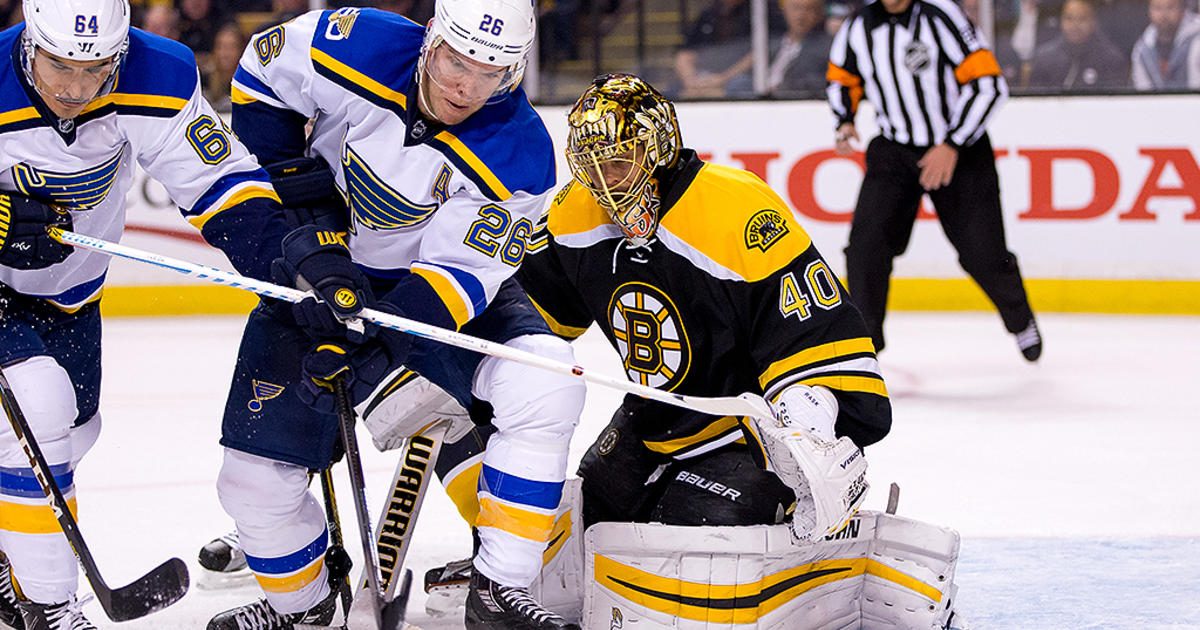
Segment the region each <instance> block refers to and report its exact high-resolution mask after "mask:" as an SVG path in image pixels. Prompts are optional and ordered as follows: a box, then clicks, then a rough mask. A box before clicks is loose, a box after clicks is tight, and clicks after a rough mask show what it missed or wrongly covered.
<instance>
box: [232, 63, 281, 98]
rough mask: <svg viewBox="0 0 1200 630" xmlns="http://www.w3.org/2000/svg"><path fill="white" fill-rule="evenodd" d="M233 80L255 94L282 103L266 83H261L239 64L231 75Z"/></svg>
mask: <svg viewBox="0 0 1200 630" xmlns="http://www.w3.org/2000/svg"><path fill="white" fill-rule="evenodd" d="M233 80H234V81H236V82H237V83H241V84H242V85H244V86H246V87H248V88H250V89H252V90H254V91H255V92H259V93H262V94H266V95H267V96H270V97H271V98H273V99H275V100H277V101H279V102H283V99H281V98H279V96H278V95H276V94H275V90H272V89H271V88H270V86H268V85H267V84H266V83H263V82H262V80H261V79H259V78H258V77H256V76H254V75H253V74H250V73H249V72H247V71H246V70H245V69H243V68H242V65H241V64H238V69H237V72H234V73H233Z"/></svg>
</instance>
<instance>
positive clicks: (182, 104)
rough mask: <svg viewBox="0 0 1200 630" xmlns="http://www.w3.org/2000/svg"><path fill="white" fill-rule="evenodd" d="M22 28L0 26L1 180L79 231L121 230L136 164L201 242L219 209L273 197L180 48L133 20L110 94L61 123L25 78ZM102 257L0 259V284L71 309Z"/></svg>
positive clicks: (90, 289) (112, 236) (97, 285)
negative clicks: (2, 56)
mask: <svg viewBox="0 0 1200 630" xmlns="http://www.w3.org/2000/svg"><path fill="white" fill-rule="evenodd" d="M23 30H24V24H18V25H17V26H14V27H12V28H9V29H7V30H5V31H4V32H2V33H0V51H9V52H10V53H11V56H12V60H11V62H10V63H7V64H0V189H3V190H5V191H11V192H17V193H21V194H24V195H28V196H30V197H34V198H37V199H40V200H42V201H45V202H51V203H55V204H57V205H59V206H61V207H64V208H66V209H68V210H70V212H71V219H72V221H73V223H74V230H75V231H76V232H79V233H82V234H87V235H89V236H96V237H99V238H102V239H105V240H110V241H117V240H119V239H120V237H121V233H122V230H123V228H124V223H125V195H126V193H127V192H128V191H129V189H130V187H131V186H132V183H133V168H134V161H136V162H137V163H138V164H139V165H140V166H141V167H142V168H143V169H145V170H146V172H147V173H149V175H150V176H151V177H153V178H155V179H156V180H158V181H159V182H161V183H162V184H163V186H165V187H166V189H167V192H168V193H169V194H170V195H171V198H172V199H173V200H174V201H175V203H177V204H178V205H179V206H180V208H181V211H182V212H183V215H184V216H185V217H186V218H187V220H188V221H189V222H191V223H192V224H193V225H195V226H196V227H197V228H199V229H201V232H202V234H204V235H205V237H206V238H207V239H209V241H210V242H213V240H214V239H213V236H212V231H211V230H205V229H204V227H205V225H206V224H207V223H208V222H209V221H210V220H211V219H212V218H214V217H215V216H217V215H218V214H220V213H222V212H224V211H227V210H229V209H231V208H234V207H239V208H240V207H241V206H244V205H246V202H248V201H251V200H253V201H257V202H265V201H266V200H269V199H273V200H274V203H275V204H277V203H278V197H277V196H276V195H275V192H274V189H273V188H271V185H270V183H269V179H268V178H267V175H266V172H264V171H263V170H262V169H261V168H259V166H258V162H257V161H256V160H255V159H254V157H253V156H252V155H250V154H249V153H248V152H247V151H246V149H245V147H243V146H242V145H241V144H239V143H238V142H237V141H236V140H233V141H231V134H229V133H228V132H227V131H226V129H225V127H224V125H223V124H222V122H221V120H220V119H219V118H218V117H217V115H216V114H215V113H214V112H213V110H212V108H211V107H210V106H209V105H208V103H207V102H205V100H204V99H203V97H202V96H201V91H200V80H199V74H198V73H197V70H196V62H195V58H194V56H193V54H192V52H191V51H190V50H188V49H187V48H186V47H185V46H183V45H182V44H179V43H176V42H173V41H170V40H167V39H164V38H161V37H158V36H156V35H151V34H149V33H145V32H143V31H140V30H137V29H132V30H131V32H130V37H129V39H130V41H129V53H128V56H127V57H126V59H125V62H124V64H123V65H122V67H121V69H120V70H119V71H118V72H119V73H118V75H117V82H116V86H115V88H114V89H113V91H112V92H111V93H110V94H108V95H106V96H103V97H101V98H99V99H96V100H95V101H94V102H92V103H91V104H89V105H88V106H87V107H86V108H85V109H84V110H83V112H82V113H80V115H79V116H77V117H76V118H75V119H73V120H70V121H64V122H60V121H59V120H58V118H57V117H56V116H55V115H54V114H53V113H51V112H50V110H49V109H47V108H46V107H45V105H43V104H42V103H41V101H40V99H38V98H36V96H35V94H36V93H35V92H34V91H33V90H32V88H31V87H30V86H29V84H28V82H27V81H26V79H25V76H24V72H23V70H22V69H21V67H22V66H21V62H20V58H19V55H20V39H21V32H22V31H23ZM251 205H253V204H251ZM276 207H277V206H276ZM280 221H282V219H281V218H280ZM217 223H220V222H217ZM214 225H216V224H214ZM259 236H260V237H261V235H259ZM216 240H223V241H227V240H228V239H216ZM108 261H109V257H108V256H105V255H103V254H98V253H93V252H89V251H83V250H76V251H74V252H72V253H71V255H70V256H69V257H67V259H66V260H65V261H63V262H61V263H59V264H56V265H53V266H51V267H49V268H46V269H36V270H18V269H12V268H9V267H5V266H3V265H0V283H3V284H5V285H7V286H9V287H12V288H13V289H16V290H17V291H19V292H21V293H24V294H27V295H33V296H38V297H43V298H45V299H48V300H50V301H52V302H53V303H55V304H57V305H59V306H60V307H63V308H66V309H68V310H69V309H73V308H76V307H79V306H81V305H83V304H85V303H87V302H89V301H91V300H94V299H97V298H98V296H99V293H100V289H101V287H102V285H103V283H104V275H105V272H106V271H107V269H108Z"/></svg>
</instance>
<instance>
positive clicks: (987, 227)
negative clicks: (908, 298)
mask: <svg viewBox="0 0 1200 630" xmlns="http://www.w3.org/2000/svg"><path fill="white" fill-rule="evenodd" d="M928 149H929V148H928V147H915V146H911V145H904V144H900V143H898V142H894V141H892V140H888V139H887V138H884V137H883V136H876V137H875V138H874V139H873V140H871V143H870V144H869V145H868V146H867V172H866V175H865V177H864V178H863V183H862V188H861V189H860V190H859V193H858V204H857V205H856V206H855V209H854V221H853V223H852V224H851V226H850V242H849V245H847V247H846V278H847V281H848V282H849V284H850V296H851V298H852V299H853V301H854V303H855V305H857V306H858V308H859V310H860V311H861V312H862V315H863V319H865V320H866V322H867V329H868V330H869V331H870V332H871V340H872V341H874V343H875V349H876V351H878V350H882V349H883V346H884V340H883V318H884V314H885V312H886V309H887V296H888V280H889V276H891V273H892V260H893V259H894V258H895V257H896V256H899V255H900V254H903V253H904V250H905V249H907V248H908V241H909V238H910V237H911V236H912V229H913V224H914V223H915V221H916V218H917V208H918V206H919V204H920V202H921V195H923V194H925V190H924V189H923V188H921V183H920V180H919V178H920V174H921V168H920V167H919V166H917V161H918V160H920V159H921V156H923V155H924V154H925V152H926V151H927V150H928ZM929 197H930V199H932V200H933V206H934V208H935V209H936V210H937V215H938V220H939V221H941V223H942V230H943V231H944V232H945V233H946V237H947V238H949V239H950V244H951V245H953V246H954V249H955V251H957V252H958V262H959V264H960V265H962V268H963V269H964V270H965V271H966V272H967V273H968V274H969V275H970V276H971V278H972V279H974V280H975V282H976V283H977V284H979V287H980V288H982V289H983V292H984V293H986V294H987V296H988V298H990V299H991V300H992V303H993V304H995V305H996V309H997V310H999V311H1000V317H1001V318H1002V319H1003V320H1004V327H1005V328H1007V329H1008V331H1009V332H1010V333H1017V332H1020V331H1022V330H1024V329H1025V327H1026V326H1027V325H1028V324H1029V322H1030V320H1031V319H1033V311H1032V310H1031V309H1030V308H1029V299H1028V298H1027V297H1026V295H1025V285H1024V284H1023V283H1022V281H1021V271H1020V269H1019V268H1018V267H1017V257H1016V256H1015V255H1013V253H1012V252H1010V251H1008V247H1007V245H1006V244H1005V241H1004V220H1003V217H1002V216H1001V212H1000V182H999V177H998V176H997V175H996V160H995V156H994V155H993V153H992V143H991V141H990V140H989V139H988V137H987V135H986V134H984V136H983V137H982V138H980V139H979V140H978V141H977V142H975V144H972V145H971V146H969V147H963V148H962V149H960V150H959V153H958V164H957V166H956V167H955V169H954V177H953V179H951V180H950V184H949V185H948V186H943V187H941V188H939V189H938V190H935V191H932V192H930V193H929Z"/></svg>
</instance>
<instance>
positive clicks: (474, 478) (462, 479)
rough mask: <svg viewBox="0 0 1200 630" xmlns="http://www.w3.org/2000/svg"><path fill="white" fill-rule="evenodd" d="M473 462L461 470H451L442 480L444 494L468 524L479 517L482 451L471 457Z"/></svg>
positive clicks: (471, 523) (473, 522)
mask: <svg viewBox="0 0 1200 630" xmlns="http://www.w3.org/2000/svg"><path fill="white" fill-rule="evenodd" d="M472 459H474V460H475V463H474V464H472V465H470V466H468V467H467V468H466V469H464V470H463V471H462V472H459V473H457V474H455V473H454V472H453V471H451V473H450V474H449V475H446V478H445V479H443V480H442V485H443V486H445V488H446V494H447V495H448V496H449V497H450V500H451V501H452V502H454V507H456V508H458V515H459V516H461V517H463V520H464V521H466V522H467V524H469V525H474V524H475V521H477V520H478V519H479V490H478V489H479V472H480V471H481V470H483V453H480V454H478V455H476V456H475V457H473V458H472Z"/></svg>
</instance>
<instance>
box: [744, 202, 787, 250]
mask: <svg viewBox="0 0 1200 630" xmlns="http://www.w3.org/2000/svg"><path fill="white" fill-rule="evenodd" d="M787 233H788V226H787V222H786V221H785V220H784V218H783V215H782V214H780V213H779V211H778V210H773V209H771V208H767V209H765V210H759V211H758V212H756V213H754V216H752V217H750V221H749V222H748V223H747V224H746V249H752V248H755V247H757V248H758V249H761V250H762V251H764V252H765V251H767V250H768V249H770V247H771V246H772V245H774V244H775V243H778V242H779V239H781V238H783V237H784V236H787Z"/></svg>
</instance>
